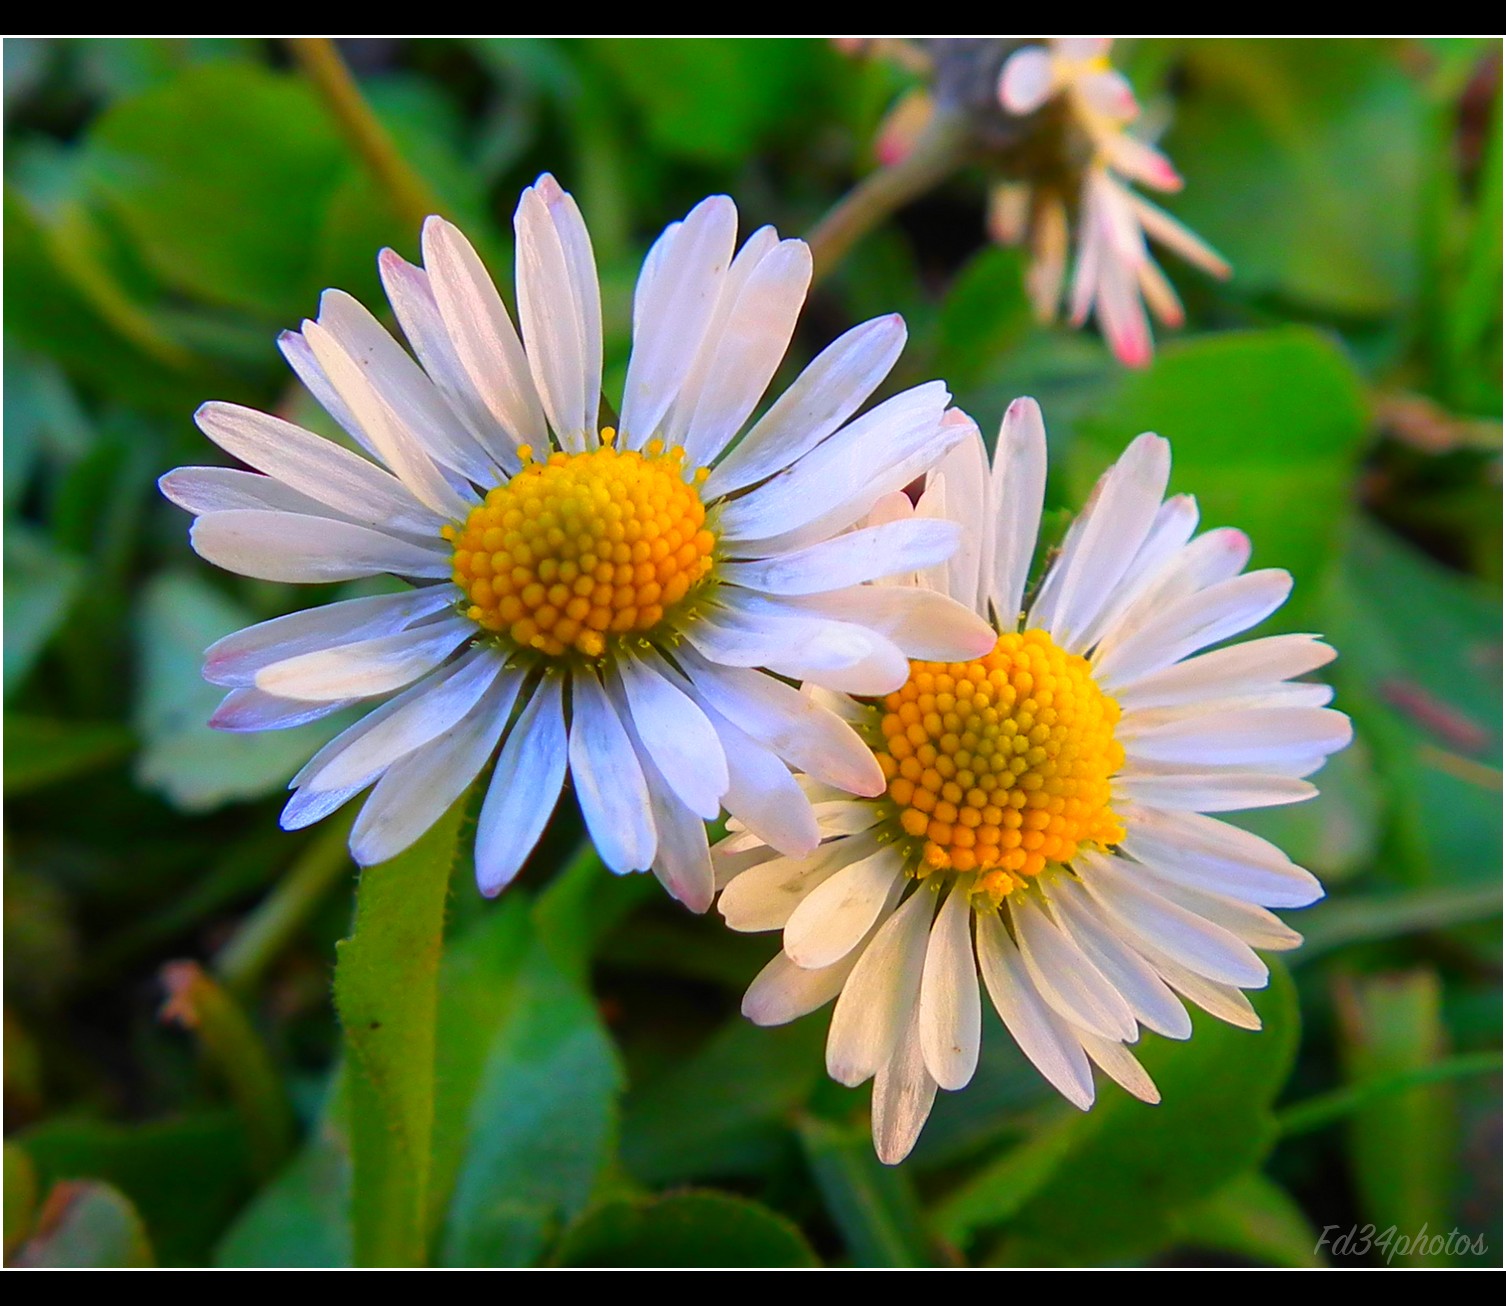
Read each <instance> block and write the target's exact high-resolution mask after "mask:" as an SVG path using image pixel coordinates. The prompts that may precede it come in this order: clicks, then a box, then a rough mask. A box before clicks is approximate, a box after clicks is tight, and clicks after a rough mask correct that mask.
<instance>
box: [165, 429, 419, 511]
mask: <svg viewBox="0 0 1506 1306" xmlns="http://www.w3.org/2000/svg"><path fill="white" fill-rule="evenodd" d="M194 421H195V422H196V423H197V424H198V427H199V429H200V430H201V431H203V432H204V434H205V435H207V436H208V437H209V438H210V439H211V440H213V441H214V442H215V443H216V444H217V445H219V446H220V448H221V449H223V450H225V452H226V453H228V454H232V455H233V456H234V457H236V458H239V459H240V460H241V461H242V462H243V463H246V464H247V465H248V466H250V467H254V468H256V470H257V471H260V472H266V473H267V474H268V475H269V476H275V477H276V478H277V479H278V480H279V481H281V482H282V483H283V484H284V485H287V486H290V487H291V488H292V489H294V490H296V491H298V492H299V493H300V494H302V495H306V496H307V497H308V498H310V499H313V500H315V501H316V502H318V503H322V504H325V505H326V506H328V507H330V508H334V509H335V510H336V511H337V512H339V513H340V514H341V515H342V516H345V517H348V518H349V519H350V520H352V521H357V522H360V523H361V524H362V525H364V526H374V527H376V528H377V529H379V530H384V531H385V530H396V531H409V532H412V533H414V534H418V535H423V536H426V537H429V538H431V539H432V538H433V537H434V536H436V535H438V533H439V528H440V526H441V525H443V524H444V519H443V518H442V517H439V516H438V515H436V514H435V513H433V512H431V511H430V510H429V509H428V508H425V507H424V506H423V505H422V504H420V503H419V502H418V500H417V499H415V498H414V497H413V495H412V494H410V493H409V492H408V490H407V488H406V487H405V486H404V485H403V483H402V482H401V481H399V480H398V479H397V477H395V476H392V475H389V474H388V473H387V472H384V471H382V469H381V468H379V467H374V466H372V464H371V463H369V462H367V461H366V459H364V458H362V457H361V456H360V455H359V454H354V453H351V451H350V450H349V449H342V448H341V447H340V446H339V445H337V444H335V443H334V442H333V441H332V440H326V439H324V438H322V437H321V436H317V435H315V434H313V432H311V431H305V430H304V429H303V428H302V427H300V426H294V425H293V424H292V423H291V422H285V421H283V420H282V419H281V418H280V417H272V416H269V415H268V414H266V413H259V412H257V411H256V410H255V409H254V408H242V407H241V406H240V405H239V404H225V403H208V404H203V405H201V406H200V408H199V410H198V412H196V413H195V414H194Z"/></svg>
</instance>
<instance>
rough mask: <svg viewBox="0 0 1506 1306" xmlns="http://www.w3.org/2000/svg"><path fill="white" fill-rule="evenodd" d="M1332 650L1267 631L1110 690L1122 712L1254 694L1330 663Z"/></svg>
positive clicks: (1309, 638) (1306, 638)
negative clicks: (1274, 683)
mask: <svg viewBox="0 0 1506 1306" xmlns="http://www.w3.org/2000/svg"><path fill="white" fill-rule="evenodd" d="M1334 656H1335V654H1334V650H1333V649H1332V648H1330V647H1329V646H1328V645H1327V644H1324V643H1321V642H1320V641H1319V639H1318V637H1317V636H1316V635H1268V636H1266V637H1265V638H1264V639H1250V640H1245V641H1244V642H1243V643H1240V644H1233V645H1231V646H1229V647H1228V648H1220V649H1214V650H1213V652H1211V653H1200V654H1198V655H1197V656H1196V657H1192V658H1188V659H1187V660H1186V661H1185V662H1178V663H1177V664H1176V665H1175V666H1171V667H1167V668H1166V669H1165V670H1163V671H1157V672H1155V673H1153V674H1151V675H1148V676H1142V677H1141V678H1140V679H1138V680H1135V681H1132V682H1131V683H1129V684H1127V685H1125V686H1124V687H1123V688H1121V689H1120V690H1119V692H1118V693H1117V694H1115V696H1114V697H1115V699H1116V701H1117V702H1118V704H1119V706H1120V708H1121V710H1123V711H1124V712H1126V713H1128V712H1134V711H1137V710H1140V709H1144V708H1151V707H1171V706H1175V705H1177V704H1180V703H1192V702H1196V701H1197V700H1198V699H1202V698H1220V697H1224V696H1226V695H1233V694H1241V693H1250V692H1256V691H1258V690H1260V689H1261V688H1263V687H1264V686H1266V685H1269V684H1271V683H1272V682H1274V681H1281V680H1289V679H1290V678H1291V677H1293V676H1301V675H1306V674H1307V673H1308V672H1309V671H1316V670H1317V669H1318V668H1319V667H1321V666H1324V665H1326V664H1327V663H1329V662H1332V661H1333V659H1334Z"/></svg>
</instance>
